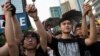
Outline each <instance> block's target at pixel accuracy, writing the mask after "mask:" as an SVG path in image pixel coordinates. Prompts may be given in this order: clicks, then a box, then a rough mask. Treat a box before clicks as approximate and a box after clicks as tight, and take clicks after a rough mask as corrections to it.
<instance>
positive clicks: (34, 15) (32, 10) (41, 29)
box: [26, 5, 49, 51]
mask: <svg viewBox="0 0 100 56" xmlns="http://www.w3.org/2000/svg"><path fill="white" fill-rule="evenodd" d="M26 12H27V13H28V14H29V15H30V16H31V17H32V18H33V19H34V22H35V24H36V26H37V31H38V33H39V35H40V37H41V38H40V44H41V47H42V49H43V50H44V51H46V49H47V38H49V37H48V34H47V32H46V30H45V28H44V26H43V25H42V23H41V21H40V20H39V18H38V16H37V11H36V9H35V7H34V6H32V5H28V6H27V7H26Z"/></svg>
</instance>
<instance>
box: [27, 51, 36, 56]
mask: <svg viewBox="0 0 100 56" xmlns="http://www.w3.org/2000/svg"><path fill="white" fill-rule="evenodd" d="M25 55H26V56H35V50H26V51H25Z"/></svg>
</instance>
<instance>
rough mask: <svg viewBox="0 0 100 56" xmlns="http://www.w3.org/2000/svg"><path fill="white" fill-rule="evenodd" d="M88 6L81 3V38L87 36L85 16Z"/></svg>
mask: <svg viewBox="0 0 100 56" xmlns="http://www.w3.org/2000/svg"><path fill="white" fill-rule="evenodd" d="M88 8H89V7H87V6H85V5H83V15H82V26H81V28H82V34H83V38H87V37H88V28H87V22H86V16H87V13H88V11H89V9H88Z"/></svg>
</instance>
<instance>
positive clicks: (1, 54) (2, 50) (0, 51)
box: [0, 43, 9, 56]
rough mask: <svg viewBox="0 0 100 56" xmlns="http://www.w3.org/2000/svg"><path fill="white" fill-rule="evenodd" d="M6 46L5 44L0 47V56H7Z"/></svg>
mask: <svg viewBox="0 0 100 56" xmlns="http://www.w3.org/2000/svg"><path fill="white" fill-rule="evenodd" d="M8 55H9V52H8V44H7V43H6V44H5V45H4V46H2V47H0V56H8Z"/></svg>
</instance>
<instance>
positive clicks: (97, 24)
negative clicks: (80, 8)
mask: <svg viewBox="0 0 100 56" xmlns="http://www.w3.org/2000/svg"><path fill="white" fill-rule="evenodd" d="M96 31H97V34H100V24H99V23H96Z"/></svg>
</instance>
